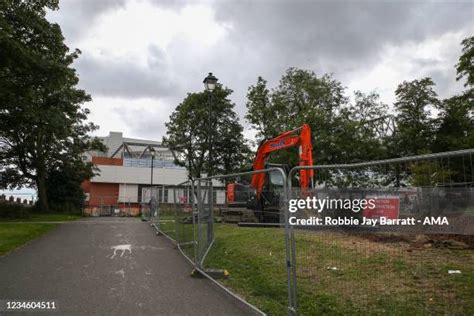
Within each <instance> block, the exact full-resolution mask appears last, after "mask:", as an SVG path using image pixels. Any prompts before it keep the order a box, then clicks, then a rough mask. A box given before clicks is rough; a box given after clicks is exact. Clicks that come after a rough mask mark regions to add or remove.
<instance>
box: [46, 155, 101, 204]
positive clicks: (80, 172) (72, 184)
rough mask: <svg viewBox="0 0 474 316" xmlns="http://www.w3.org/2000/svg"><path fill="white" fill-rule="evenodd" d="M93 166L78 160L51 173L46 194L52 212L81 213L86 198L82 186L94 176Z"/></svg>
mask: <svg viewBox="0 0 474 316" xmlns="http://www.w3.org/2000/svg"><path fill="white" fill-rule="evenodd" d="M91 166H92V165H90V164H89V163H88V162H84V161H81V160H76V161H74V163H67V164H63V165H60V166H58V167H57V168H55V169H53V170H50V171H49V173H48V177H47V180H46V188H47V190H46V192H47V196H48V203H49V206H50V209H51V210H52V211H54V212H66V213H77V212H79V210H80V207H81V206H82V204H83V202H84V198H85V195H84V191H83V190H82V188H81V184H82V183H83V182H84V180H87V179H90V178H92V176H93V175H94V172H93V169H92V168H91Z"/></svg>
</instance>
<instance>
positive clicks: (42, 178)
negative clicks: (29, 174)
mask: <svg viewBox="0 0 474 316" xmlns="http://www.w3.org/2000/svg"><path fill="white" fill-rule="evenodd" d="M36 186H37V188H38V204H39V208H40V211H41V212H44V213H46V212H49V205H48V197H47V195H46V173H45V172H44V169H42V168H38V170H37V179H36Z"/></svg>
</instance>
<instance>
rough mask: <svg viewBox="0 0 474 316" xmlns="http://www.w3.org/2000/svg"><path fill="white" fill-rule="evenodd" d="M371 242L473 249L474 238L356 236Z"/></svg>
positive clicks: (456, 236) (452, 235)
mask: <svg viewBox="0 0 474 316" xmlns="http://www.w3.org/2000/svg"><path fill="white" fill-rule="evenodd" d="M357 236H358V237H362V238H364V239H367V240H369V241H372V242H377V243H386V244H387V243H389V244H390V243H391V244H394V243H407V244H409V245H410V246H411V248H416V249H420V248H421V249H422V248H431V247H433V248H446V249H460V250H461V249H474V238H473V236H471V235H459V234H424V235H420V234H416V235H415V234H397V233H373V234H357Z"/></svg>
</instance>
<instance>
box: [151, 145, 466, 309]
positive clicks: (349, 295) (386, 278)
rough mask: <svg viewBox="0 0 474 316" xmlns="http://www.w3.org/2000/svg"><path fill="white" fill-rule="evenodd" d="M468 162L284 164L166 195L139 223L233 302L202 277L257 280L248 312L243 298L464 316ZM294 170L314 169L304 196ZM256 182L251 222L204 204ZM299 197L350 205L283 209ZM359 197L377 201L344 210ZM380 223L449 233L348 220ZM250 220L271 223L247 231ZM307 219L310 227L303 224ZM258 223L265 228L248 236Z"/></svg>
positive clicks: (276, 305) (275, 305)
mask: <svg viewBox="0 0 474 316" xmlns="http://www.w3.org/2000/svg"><path fill="white" fill-rule="evenodd" d="M473 154H474V150H472V149H470V150H464V151H456V152H449V153H441V154H431V155H423V156H415V157H405V158H400V159H390V160H382V161H372V162H366V163H359V164H339V165H320V166H309V167H295V168H293V169H292V170H290V172H289V175H288V178H287V176H286V175H285V173H284V171H283V170H282V169H280V168H270V169H266V170H260V171H253V172H242V173H234V174H228V175H218V176H212V177H207V178H201V179H195V180H194V181H187V182H185V183H182V184H180V185H178V186H176V187H175V188H174V189H173V196H174V198H173V200H174V201H175V203H174V205H173V206H168V207H167V208H164V207H163V208H162V206H158V207H156V211H155V212H154V211H153V208H152V210H151V211H150V214H152V217H151V218H150V221H151V222H152V223H153V226H154V227H155V229H156V230H157V231H158V232H159V233H160V234H163V235H165V236H166V237H168V238H169V239H171V240H173V242H175V243H176V245H177V248H178V249H179V250H180V251H181V252H182V254H183V255H184V256H185V257H186V258H187V259H188V260H189V261H190V262H191V263H192V264H193V265H194V267H195V268H196V270H197V271H199V272H200V273H201V274H202V275H204V276H206V277H208V278H210V279H211V280H212V281H213V282H215V283H216V284H218V285H219V286H221V287H223V288H224V289H225V290H226V291H227V292H229V293H231V295H233V296H234V297H236V298H237V299H239V300H241V301H243V300H242V299H241V298H240V297H239V296H238V295H236V294H234V293H233V292H230V290H229V289H228V287H227V285H228V284H229V283H226V282H225V281H217V280H216V279H215V277H214V276H213V275H212V274H211V273H208V272H209V269H215V268H221V269H225V268H227V267H228V266H233V270H231V271H230V273H231V277H232V275H233V274H234V273H235V274H236V275H238V277H239V278H241V279H244V280H246V279H251V278H256V279H258V282H259V286H257V287H255V288H252V296H250V297H247V299H248V300H249V301H250V302H251V303H253V304H257V301H255V300H253V298H252V297H253V296H255V297H259V298H260V299H262V298H263V299H264V300H266V301H267V304H272V306H271V307H270V308H269V306H265V308H264V310H269V311H270V313H279V314H281V313H288V314H290V315H298V314H301V315H314V314H331V313H335V314H380V313H391V314H413V313H415V314H453V313H454V314H469V311H470V310H472V308H474V303H472V301H470V300H469V295H470V294H469V293H470V292H469V291H472V285H471V286H469V285H466V284H467V283H466V282H467V279H465V278H464V276H466V278H468V276H469V275H472V273H474V271H473V269H474V262H473V260H474V259H473V258H474V255H473V254H472V248H473V239H474V238H472V236H473V235H474V231H473V229H474V212H473V210H474V187H473V184H474V170H473V164H472V161H473V160H472V155H473ZM301 169H314V170H315V176H314V179H313V180H314V181H313V182H314V186H313V187H312V188H309V189H307V190H301V188H295V187H294V183H295V175H296V174H297V173H298V172H299V171H300V170H301ZM258 173H263V174H265V175H266V176H267V177H268V179H270V180H269V181H270V182H271V181H275V183H271V186H272V188H271V189H270V190H269V191H268V192H264V201H263V202H264V203H268V204H269V205H271V202H274V204H273V206H272V207H267V208H269V209H271V210H272V211H270V212H268V214H261V213H259V212H258V211H255V212H252V211H249V212H247V211H246V210H245V208H246V206H245V205H243V206H242V207H241V208H238V207H237V208H232V207H230V206H229V205H227V204H225V205H217V206H216V203H215V201H216V194H215V193H214V191H215V188H216V187H220V188H222V187H226V184H227V183H230V182H233V181H234V180H238V181H239V182H243V183H245V182H246V180H247V182H248V180H249V179H246V178H248V177H251V176H252V175H254V174H258ZM273 175H277V176H273ZM277 178H278V179H277ZM275 179H276V180H275ZM308 198H309V199H310V200H311V201H312V199H313V198H315V199H316V200H321V201H323V200H325V201H337V200H343V201H348V203H349V204H350V205H351V208H350V210H347V209H346V208H345V207H343V206H342V205H340V204H337V203H336V204H335V206H331V205H329V206H325V207H323V208H321V210H320V211H319V212H318V210H317V209H314V208H312V207H307V206H305V207H299V208H298V209H297V210H296V211H294V212H293V211H289V209H290V204H291V205H293V202H292V201H293V200H307V199H308ZM368 199H375V200H376V201H377V202H376V203H375V208H374V209H369V208H368V207H367V205H365V206H363V205H362V206H361V205H360V202H358V203H356V201H361V200H368ZM275 203H277V206H275ZM326 203H329V202H326ZM356 204H357V205H356ZM354 207H355V208H356V209H357V210H354ZM390 212H392V213H390ZM393 212H395V213H396V214H393ZM381 216H382V217H384V216H387V218H389V219H390V218H393V219H399V220H402V219H403V220H406V219H408V218H413V220H414V221H422V220H423V219H425V218H430V219H431V218H445V217H446V219H447V220H448V221H449V223H450V225H442V223H441V222H439V223H438V224H439V225H423V224H422V223H421V224H417V225H414V226H412V225H398V226H397V225H380V222H379V223H378V224H375V225H372V222H370V223H368V224H366V225H356V224H355V223H354V220H356V219H357V220H359V221H361V222H362V221H364V218H367V219H371V220H374V219H377V218H379V219H380V217H381ZM235 218H237V219H235ZM261 218H265V219H266V220H268V219H273V221H274V223H272V224H268V225H267V224H259V223H252V222H257V220H258V219H261ZM326 218H328V219H327V221H328V223H325V222H324V220H326ZM294 219H298V220H300V221H299V222H293V220H294ZM318 219H319V220H321V221H322V224H315V223H314V222H315V221H317V220H318ZM238 220H244V221H246V222H249V223H247V224H246V225H245V226H249V228H237V226H234V225H224V224H222V222H223V221H229V222H232V221H238ZM351 220H352V221H351ZM303 221H306V224H307V223H310V224H308V225H306V224H305V223H303ZM311 221H313V222H311ZM341 221H342V222H341ZM290 222H292V223H293V224H294V225H290ZM261 226H272V227H273V228H256V227H261ZM268 241H270V242H269V243H267V244H265V243H264V242H268ZM466 249H467V250H466ZM464 250H465V252H462V251H464ZM242 257H245V258H247V257H248V259H249V264H248V265H242V266H236V265H234V262H236V261H239V259H241V258H242ZM250 262H258V263H259V265H257V266H251V265H250ZM234 290H236V291H237V292H239V289H238V288H237V289H234ZM280 293H286V296H285V297H282V296H279V294H280ZM268 302H270V303H268ZM469 302H471V303H469ZM247 304H248V303H247ZM248 306H250V307H251V308H253V309H254V310H255V311H256V312H259V313H261V312H260V311H259V309H257V308H256V307H254V306H253V305H251V304H249V305H248Z"/></svg>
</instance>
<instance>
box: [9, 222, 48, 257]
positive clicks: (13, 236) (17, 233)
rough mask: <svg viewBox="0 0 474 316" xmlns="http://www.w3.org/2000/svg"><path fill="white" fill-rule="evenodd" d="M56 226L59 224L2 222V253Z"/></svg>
mask: <svg viewBox="0 0 474 316" xmlns="http://www.w3.org/2000/svg"><path fill="white" fill-rule="evenodd" d="M56 226H57V224H40V223H0V255H3V254H5V253H7V252H9V251H11V250H13V249H15V248H17V247H19V246H21V245H23V244H25V243H26V242H28V241H30V240H31V239H34V238H37V237H39V236H41V235H43V234H45V233H47V232H48V231H50V230H51V229H53V228H55V227H56Z"/></svg>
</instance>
